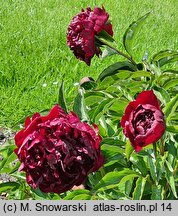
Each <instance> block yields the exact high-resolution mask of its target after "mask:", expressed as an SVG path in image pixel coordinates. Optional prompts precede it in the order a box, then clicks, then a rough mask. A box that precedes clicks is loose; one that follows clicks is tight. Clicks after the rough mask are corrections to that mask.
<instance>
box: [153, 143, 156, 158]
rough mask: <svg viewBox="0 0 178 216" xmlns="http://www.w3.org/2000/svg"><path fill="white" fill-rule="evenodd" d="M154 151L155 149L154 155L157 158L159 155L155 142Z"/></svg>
mask: <svg viewBox="0 0 178 216" xmlns="http://www.w3.org/2000/svg"><path fill="white" fill-rule="evenodd" d="M153 151H154V155H155V159H156V157H157V148H156V143H153Z"/></svg>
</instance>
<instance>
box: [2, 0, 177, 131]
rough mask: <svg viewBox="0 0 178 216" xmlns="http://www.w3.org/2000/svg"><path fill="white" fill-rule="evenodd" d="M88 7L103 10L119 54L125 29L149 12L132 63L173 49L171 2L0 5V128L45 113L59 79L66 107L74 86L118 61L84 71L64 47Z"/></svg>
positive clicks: (26, 0)
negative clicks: (72, 23)
mask: <svg viewBox="0 0 178 216" xmlns="http://www.w3.org/2000/svg"><path fill="white" fill-rule="evenodd" d="M88 5H90V6H91V7H92V8H93V7H94V6H101V5H104V7H105V9H106V11H107V12H108V13H109V14H110V19H111V20H112V24H113V30H114V38H115V40H116V41H117V44H118V48H119V49H120V50H123V46H122V36H123V34H124V32H125V30H126V29H127V27H128V26H129V24H130V23H131V22H133V21H134V20H137V19H138V18H139V17H140V16H142V15H144V14H145V13H147V12H148V11H152V15H151V16H150V17H149V18H148V19H147V21H146V22H145V25H144V26H143V27H142V29H141V31H140V33H139V35H138V37H137V39H136V41H135V43H134V44H135V46H134V53H135V58H136V60H137V61H140V60H141V57H142V56H143V54H144V52H145V51H148V53H149V56H151V55H153V54H154V53H156V52H158V51H160V50H165V49H174V50H177V49H178V17H177V11H178V1H177V0H157V1H155V0H147V1H146V0H145V1H143V0H107V1H106V0H103V1H102V0H95V1H91V0H90V1H84V0H81V1H79V0H65V1H64V0H0V125H1V126H6V127H13V126H14V125H15V124H17V123H18V122H19V121H20V120H22V119H23V118H25V117H26V116H28V115H30V116H31V115H32V113H34V112H37V111H41V110H43V109H50V108H51V106H52V105H53V104H55V103H57V94H58V89H59V85H60V82H61V80H62V78H64V81H65V95H66V98H67V101H68V103H70V104H71V103H72V96H73V95H74V94H75V91H76V89H77V87H74V85H73V84H74V83H76V82H78V81H79V80H80V79H81V78H82V77H84V76H87V75H89V76H92V77H93V78H96V77H97V75H98V74H99V73H100V72H101V71H102V70H103V69H104V68H105V67H107V66H109V65H110V64H111V63H112V62H115V61H116V60H121V58H120V57H117V59H116V57H114V58H113V57H109V58H107V59H104V60H100V59H98V58H97V57H94V58H93V60H92V64H91V66H90V67H88V66H87V65H86V64H85V63H84V62H79V61H78V60H77V59H76V58H75V57H74V56H73V54H72V52H71V51H70V50H69V48H68V47H67V46H66V31H67V27H68V24H69V23H70V20H71V18H72V17H73V16H74V15H75V14H77V13H79V12H80V11H81V8H86V7H87V6H88ZM56 83H57V84H56ZM44 84H45V85H46V87H44Z"/></svg>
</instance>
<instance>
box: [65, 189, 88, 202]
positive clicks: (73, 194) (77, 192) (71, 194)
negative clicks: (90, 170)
mask: <svg viewBox="0 0 178 216" xmlns="http://www.w3.org/2000/svg"><path fill="white" fill-rule="evenodd" d="M89 193H90V191H89V190H85V189H78V190H74V191H71V192H69V193H68V194H67V196H65V197H64V200H72V199H73V198H74V197H76V196H78V195H89Z"/></svg>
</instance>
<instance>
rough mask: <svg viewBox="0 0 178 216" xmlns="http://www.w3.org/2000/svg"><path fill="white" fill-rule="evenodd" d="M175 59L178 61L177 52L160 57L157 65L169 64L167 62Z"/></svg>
mask: <svg viewBox="0 0 178 216" xmlns="http://www.w3.org/2000/svg"><path fill="white" fill-rule="evenodd" d="M175 61H178V53H177V54H173V55H170V56H168V57H165V58H162V59H160V60H159V61H158V65H159V67H162V66H163V65H165V64H169V63H172V62H175Z"/></svg>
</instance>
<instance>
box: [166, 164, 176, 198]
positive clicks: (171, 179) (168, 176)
mask: <svg viewBox="0 0 178 216" xmlns="http://www.w3.org/2000/svg"><path fill="white" fill-rule="evenodd" d="M166 179H167V181H168V183H169V185H170V187H171V190H172V192H173V194H174V196H175V197H176V198H177V191H176V186H175V180H174V176H173V175H172V172H171V171H170V170H169V168H166Z"/></svg>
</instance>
